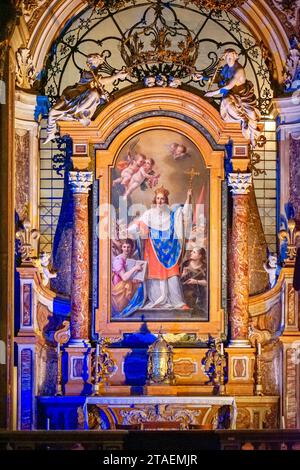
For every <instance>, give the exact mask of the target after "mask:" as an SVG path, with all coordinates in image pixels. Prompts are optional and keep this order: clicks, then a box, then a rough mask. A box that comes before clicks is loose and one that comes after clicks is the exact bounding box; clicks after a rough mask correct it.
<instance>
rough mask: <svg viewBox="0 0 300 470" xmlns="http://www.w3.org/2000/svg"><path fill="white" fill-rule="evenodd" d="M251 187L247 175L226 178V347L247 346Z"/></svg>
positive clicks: (238, 174) (236, 174) (248, 175)
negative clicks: (229, 212) (229, 213)
mask: <svg viewBox="0 0 300 470" xmlns="http://www.w3.org/2000/svg"><path fill="white" fill-rule="evenodd" d="M251 184H252V174H251V173H230V174H229V175H228V185H229V186H230V187H231V192H232V195H233V219H232V256H233V260H232V273H231V275H232V279H231V312H230V325H231V342H230V346H235V347H245V346H250V343H249V340H248V323H249V313H248V301H249V266H248V263H249V261H248V224H249V195H248V193H249V189H250V187H251Z"/></svg>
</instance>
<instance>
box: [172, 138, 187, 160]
mask: <svg viewBox="0 0 300 470" xmlns="http://www.w3.org/2000/svg"><path fill="white" fill-rule="evenodd" d="M167 147H168V149H169V152H170V156H171V157H173V159H174V160H175V161H176V160H184V159H185V158H190V154H189V153H188V151H187V148H186V146H185V145H183V144H178V143H177V142H173V143H172V144H170V145H167Z"/></svg>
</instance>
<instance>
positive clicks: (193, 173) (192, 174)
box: [184, 167, 200, 189]
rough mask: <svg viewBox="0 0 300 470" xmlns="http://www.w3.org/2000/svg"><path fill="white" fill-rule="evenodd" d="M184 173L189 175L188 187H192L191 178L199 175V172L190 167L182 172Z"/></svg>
mask: <svg viewBox="0 0 300 470" xmlns="http://www.w3.org/2000/svg"><path fill="white" fill-rule="evenodd" d="M184 174H185V175H188V176H189V177H190V179H189V189H192V187H193V179H194V178H195V176H200V173H198V172H197V171H196V170H195V168H194V167H193V168H191V169H190V170H186V171H185V172H184Z"/></svg>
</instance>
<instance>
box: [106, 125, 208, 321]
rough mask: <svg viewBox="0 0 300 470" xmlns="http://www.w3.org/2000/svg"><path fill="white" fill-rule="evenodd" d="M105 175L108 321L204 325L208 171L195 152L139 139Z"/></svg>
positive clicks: (161, 139)
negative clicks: (108, 237) (108, 193)
mask: <svg viewBox="0 0 300 470" xmlns="http://www.w3.org/2000/svg"><path fill="white" fill-rule="evenodd" d="M111 171H112V173H111V202H112V205H113V214H114V219H115V220H114V221H113V223H112V224H111V226H113V227H114V229H113V230H112V236H111V262H110V266H111V290H110V295H111V302H110V304H111V321H159V322H161V321H180V320H181V321H208V320H209V314H208V301H209V299H208V292H209V286H208V282H209V273H208V266H209V263H208V259H209V244H208V243H209V170H208V169H207V168H206V167H205V164H204V160H203V158H202V157H201V154H200V152H199V150H198V148H197V147H196V146H195V145H194V144H193V143H192V142H191V141H190V140H189V139H187V138H186V137H185V136H183V135H181V134H179V133H176V132H174V131H169V130H159V129H157V130H156V129H155V130H149V131H144V132H143V133H141V134H139V135H138V136H136V137H135V138H132V139H131V140H130V141H129V142H128V143H127V144H126V145H125V146H124V147H123V148H122V150H121V151H120V153H119V155H118V157H117V159H116V162H115V165H114V168H113V169H112V170H111Z"/></svg>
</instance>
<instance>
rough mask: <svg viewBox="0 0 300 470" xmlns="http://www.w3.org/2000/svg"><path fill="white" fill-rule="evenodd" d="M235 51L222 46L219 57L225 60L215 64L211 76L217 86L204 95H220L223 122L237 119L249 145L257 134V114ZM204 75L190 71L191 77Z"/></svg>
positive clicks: (248, 84) (254, 140) (253, 98)
mask: <svg viewBox="0 0 300 470" xmlns="http://www.w3.org/2000/svg"><path fill="white" fill-rule="evenodd" d="M238 57H239V54H238V53H237V52H236V51H235V50H234V49H226V51H225V53H224V55H223V57H222V58H221V60H222V59H224V60H225V61H226V64H225V65H224V66H223V67H221V68H220V69H219V68H218V69H217V71H216V73H215V75H214V77H213V79H212V80H211V82H210V83H213V82H214V81H216V82H218V85H219V88H218V89H217V90H213V91H209V92H207V93H206V94H205V96H207V97H212V96H216V95H222V102H221V108H220V114H221V116H222V119H223V120H224V121H226V122H237V121H239V122H240V123H241V126H242V132H243V135H244V137H245V138H246V139H250V142H251V144H252V146H253V147H255V146H256V144H257V141H258V139H259V137H260V135H261V132H260V130H259V127H258V122H259V120H260V118H261V115H260V111H259V109H258V108H257V104H256V96H255V93H254V85H253V83H252V82H251V81H250V80H247V78H246V73H245V70H244V68H243V66H242V65H241V64H240V63H239V61H238ZM203 78H204V79H205V77H203V76H202V75H200V74H195V75H194V80H201V79H203Z"/></svg>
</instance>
